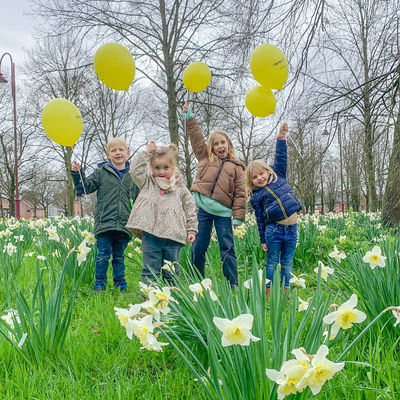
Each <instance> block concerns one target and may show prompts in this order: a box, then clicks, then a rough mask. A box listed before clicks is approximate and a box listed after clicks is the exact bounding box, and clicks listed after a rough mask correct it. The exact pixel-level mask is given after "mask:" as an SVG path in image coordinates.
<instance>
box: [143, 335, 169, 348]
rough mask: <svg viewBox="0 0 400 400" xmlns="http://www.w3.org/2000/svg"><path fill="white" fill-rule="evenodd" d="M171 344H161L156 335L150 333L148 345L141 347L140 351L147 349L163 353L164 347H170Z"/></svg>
mask: <svg viewBox="0 0 400 400" xmlns="http://www.w3.org/2000/svg"><path fill="white" fill-rule="evenodd" d="M168 344H169V343H163V342H159V341H158V340H157V339H156V337H155V336H154V335H152V334H151V333H149V334H148V335H147V344H146V345H144V346H143V347H141V348H140V349H141V350H142V349H146V350H149V351H157V352H160V351H163V349H162V346H168Z"/></svg>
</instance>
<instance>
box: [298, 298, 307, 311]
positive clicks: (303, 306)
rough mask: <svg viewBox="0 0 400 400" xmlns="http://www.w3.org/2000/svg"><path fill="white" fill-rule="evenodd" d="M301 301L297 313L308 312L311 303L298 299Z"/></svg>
mask: <svg viewBox="0 0 400 400" xmlns="http://www.w3.org/2000/svg"><path fill="white" fill-rule="evenodd" d="M298 299H299V303H300V304H299V308H298V309H297V311H306V310H307V309H308V306H309V305H310V302H309V301H304V300H302V299H301V298H300V297H298Z"/></svg>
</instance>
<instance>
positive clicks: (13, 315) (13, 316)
mask: <svg viewBox="0 0 400 400" xmlns="http://www.w3.org/2000/svg"><path fill="white" fill-rule="evenodd" d="M1 319H2V320H3V321H4V322H5V323H6V324H7V325H10V327H11V328H12V329H14V321H15V322H16V323H17V324H20V323H21V320H20V318H19V316H18V311H17V310H13V309H12V308H10V309H9V310H8V311H7V314H6V315H2V316H1Z"/></svg>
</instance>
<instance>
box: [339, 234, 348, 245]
mask: <svg viewBox="0 0 400 400" xmlns="http://www.w3.org/2000/svg"><path fill="white" fill-rule="evenodd" d="M346 238H347V237H346V235H343V236H339V243H343V242H344V241H345V240H346Z"/></svg>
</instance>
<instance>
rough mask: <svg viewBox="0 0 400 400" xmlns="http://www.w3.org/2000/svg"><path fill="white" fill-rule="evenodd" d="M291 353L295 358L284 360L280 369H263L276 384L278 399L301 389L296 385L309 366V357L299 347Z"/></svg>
mask: <svg viewBox="0 0 400 400" xmlns="http://www.w3.org/2000/svg"><path fill="white" fill-rule="evenodd" d="M292 354H293V355H294V356H295V357H296V359H293V360H289V361H284V362H283V364H282V367H281V369H280V371H277V370H275V369H266V370H265V373H266V375H267V377H268V378H269V379H271V380H272V381H274V382H275V383H277V384H278V391H277V392H278V400H281V399H284V398H285V397H286V396H289V395H290V394H293V393H297V392H301V391H302V390H303V389H299V388H297V385H298V383H299V382H300V380H301V379H302V377H303V376H304V375H305V374H306V372H307V371H308V370H309V369H310V368H311V362H310V358H309V357H308V356H307V355H305V354H304V353H303V352H302V351H301V350H300V349H294V350H293V351H292Z"/></svg>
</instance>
